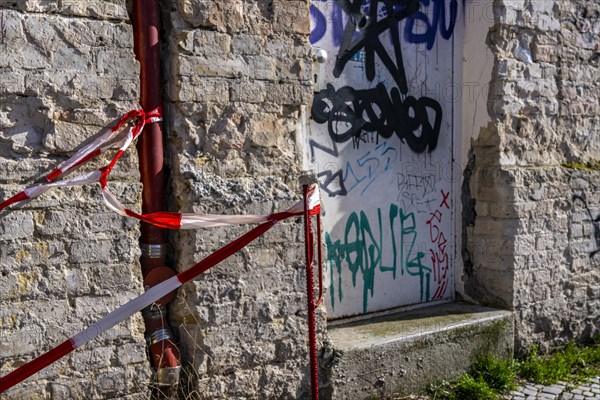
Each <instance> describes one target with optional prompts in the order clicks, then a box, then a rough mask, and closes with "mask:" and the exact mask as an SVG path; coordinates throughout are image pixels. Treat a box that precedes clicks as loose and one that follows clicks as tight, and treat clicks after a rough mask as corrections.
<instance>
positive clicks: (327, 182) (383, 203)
mask: <svg viewBox="0 0 600 400" xmlns="http://www.w3.org/2000/svg"><path fill="white" fill-rule="evenodd" d="M461 4H462V10H464V3H461ZM461 4H459V2H458V1H457V0H313V1H312V4H311V7H310V15H311V34H310V41H311V44H312V45H313V46H315V47H319V48H322V49H324V50H326V51H327V52H328V54H329V55H330V57H329V60H328V62H327V64H324V65H323V66H322V67H321V70H320V72H319V74H320V75H321V76H320V81H321V82H323V84H322V85H320V87H319V88H318V90H317V91H316V93H315V96H314V99H313V102H312V105H311V118H312V122H311V127H310V135H309V138H308V140H307V154H306V161H307V163H308V164H309V165H310V166H311V167H312V168H313V170H315V172H316V173H317V175H318V177H319V182H320V185H321V188H322V190H323V193H324V195H325V197H326V198H325V199H323V201H324V203H325V204H324V208H325V212H326V214H325V219H324V223H325V228H326V234H325V242H326V247H327V252H328V256H327V268H328V276H329V293H328V299H329V301H328V307H329V313H330V315H331V316H333V317H341V316H347V315H353V314H361V313H367V312H371V311H377V310H382V309H387V308H393V307H397V306H401V305H407V304H414V303H423V302H428V301H432V300H440V299H446V298H449V297H450V296H452V286H453V269H452V265H453V238H454V229H453V226H452V218H453V212H452V196H451V192H452V179H453V177H452V175H453V173H454V172H453V166H452V136H453V113H454V106H453V104H452V101H451V99H445V98H443V96H442V93H438V92H439V91H436V90H435V89H434V88H436V87H437V88H439V87H440V84H443V85H446V84H448V83H450V84H453V83H454V62H455V57H456V54H457V53H456V51H455V44H454V41H455V37H456V35H457V30H458V27H459V26H460V24H459V23H458V19H459V18H460V15H461Z"/></svg>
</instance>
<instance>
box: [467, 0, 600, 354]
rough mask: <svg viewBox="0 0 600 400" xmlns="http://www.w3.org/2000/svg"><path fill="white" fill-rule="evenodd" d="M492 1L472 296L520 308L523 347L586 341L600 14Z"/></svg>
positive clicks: (594, 9) (593, 287) (588, 6)
mask: <svg viewBox="0 0 600 400" xmlns="http://www.w3.org/2000/svg"><path fill="white" fill-rule="evenodd" d="M495 5H496V6H495V7H494V18H495V19H494V26H493V27H492V28H491V30H490V33H489V36H488V44H489V45H490V48H491V50H492V52H493V53H494V56H495V72H494V74H493V75H492V77H491V79H492V82H491V87H492V88H493V90H491V91H490V93H489V94H490V96H489V99H488V110H489V111H490V117H491V120H492V123H493V128H492V129H491V130H490V129H488V130H487V131H486V132H485V133H482V135H481V136H480V137H479V139H478V140H477V141H475V142H474V143H473V154H474V156H475V168H474V169H473V171H472V173H470V182H469V183H470V190H471V196H472V198H473V200H474V211H475V213H476V217H475V220H474V224H473V225H474V226H471V227H467V229H466V232H467V236H468V239H467V243H466V246H467V248H468V251H469V254H470V262H472V265H467V266H466V267H465V278H466V280H465V282H466V286H465V287H466V292H467V295H468V296H470V297H471V298H472V299H475V300H479V301H484V302H487V303H488V304H494V305H500V306H503V307H507V308H510V309H513V310H515V322H516V325H515V327H516V329H515V334H516V345H517V350H519V351H523V350H525V349H527V347H528V346H530V345H532V344H535V343H538V344H542V345H543V346H555V345H560V344H563V343H565V341H567V340H570V339H577V340H587V339H589V338H590V337H591V336H594V335H596V334H598V332H600V325H599V323H598V317H597V316H598V315H599V314H598V310H599V309H598V307H600V299H599V298H598V287H599V284H600V281H599V280H598V279H597V276H595V275H594V273H593V272H592V271H597V269H598V266H599V265H600V264H599V262H600V253H596V250H597V249H598V248H600V242H599V240H598V234H597V233H596V231H597V230H598V226H597V222H594V221H593V220H594V219H595V218H597V217H598V211H599V210H600V202H599V200H600V192H599V188H600V171H599V170H598V165H597V162H598V155H599V154H600V128H599V125H598V114H597V113H596V111H597V108H598V104H599V103H598V93H599V89H600V86H599V80H598V79H597V77H598V74H599V73H600V68H599V64H598V62H597V55H594V54H595V53H594V52H597V51H598V44H597V43H596V44H595V45H592V44H591V42H589V35H590V34H591V32H593V31H594V30H597V29H600V27H598V24H597V20H598V16H599V15H600V8H599V5H598V3H596V2H590V1H585V0H581V1H574V2H561V1H525V2H523V1H520V2H515V1H501V2H497V4H496V3H495ZM596 42H597V41H596ZM592 48H593V49H594V50H592ZM592 60H595V61H592Z"/></svg>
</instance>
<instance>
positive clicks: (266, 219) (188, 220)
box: [0, 110, 320, 393]
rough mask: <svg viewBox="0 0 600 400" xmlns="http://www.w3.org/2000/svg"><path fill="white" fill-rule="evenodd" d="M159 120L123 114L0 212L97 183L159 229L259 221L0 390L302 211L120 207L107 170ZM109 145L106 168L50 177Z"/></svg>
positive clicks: (4, 381)
mask: <svg viewBox="0 0 600 400" xmlns="http://www.w3.org/2000/svg"><path fill="white" fill-rule="evenodd" d="M134 120H135V123H134V125H133V126H132V127H130V128H129V129H128V130H126V131H123V130H122V128H123V126H125V125H127V124H128V123H130V122H132V121H134ZM158 121H160V110H155V111H153V112H151V113H144V111H143V110H134V111H131V112H129V113H127V114H126V115H124V116H123V117H122V118H121V119H120V120H119V121H118V122H117V124H116V125H115V126H113V127H111V128H109V129H107V130H106V131H105V132H104V133H102V134H101V135H100V136H99V137H98V138H96V139H95V140H93V141H92V142H90V143H89V144H88V145H86V146H84V147H82V148H80V149H79V150H78V151H77V152H76V153H75V154H74V155H73V156H72V157H71V158H69V159H68V160H66V161H65V162H64V163H62V164H60V165H59V167H58V168H56V169H55V170H54V171H52V172H51V173H50V174H49V175H48V176H47V180H48V181H49V183H42V184H38V185H35V186H32V187H30V188H27V189H25V190H23V191H22V192H20V193H17V194H16V195H15V196H13V197H11V198H9V199H8V200H5V201H4V202H2V203H0V211H2V210H3V209H5V208H6V207H8V206H10V205H13V204H19V203H22V202H25V201H28V200H30V199H33V198H35V197H38V196H40V195H42V194H43V193H45V192H47V191H48V190H50V189H52V188H55V187H67V186H83V185H89V184H93V183H96V182H99V183H100V186H101V188H102V197H103V199H104V202H105V203H106V205H107V206H108V207H109V208H110V209H111V210H113V211H115V212H117V213H119V214H121V215H123V216H126V217H132V218H137V219H139V220H142V221H145V222H148V223H150V224H153V225H156V226H159V227H162V228H168V229H196V228H206V227H215V226H224V225H231V224H255V223H260V225H259V226H257V227H255V228H254V229H252V230H250V231H249V232H247V233H245V234H244V235H242V236H240V237H239V238H237V239H235V240H234V241H232V242H230V243H229V244H227V245H225V246H224V247H222V248H220V249H219V250H217V251H215V252H214V253H212V254H210V255H209V256H208V257H206V258H205V259H203V260H202V261H200V262H198V263H197V264H195V265H194V266H193V267H191V268H189V269H188V270H186V271H183V272H181V273H179V274H178V275H176V276H174V277H172V278H170V279H167V280H166V281H164V282H161V283H159V284H158V285H156V286H153V287H152V288H150V289H149V290H148V291H146V292H145V293H144V294H142V295H140V296H139V297H137V298H135V299H133V300H131V301H129V302H128V303H126V304H124V305H122V306H121V307H119V308H117V309H116V310H114V311H113V312H111V313H109V314H107V315H106V316H104V317H103V318H101V319H100V320H98V321H97V322H96V323H95V324H93V325H91V326H90V327H88V328H87V329H85V330H83V331H81V332H79V333H78V334H76V335H75V336H73V337H71V338H70V339H68V340H66V341H64V342H63V343H61V344H59V345H58V346H56V347H54V348H53V349H52V350H50V351H48V352H47V353H45V354H43V355H41V356H39V357H37V358H35V359H33V360H32V361H30V362H28V363H26V364H24V365H22V366H21V367H19V368H17V369H16V370H14V371H13V372H11V373H9V374H8V375H6V376H4V377H2V378H0V393H3V392H4V391H6V390H8V389H9V388H11V387H13V386H14V385H16V384H18V383H19V382H21V381H23V380H25V379H27V378H28V377H30V376H31V375H33V374H35V373H36V372H38V371H40V370H42V369H43V368H45V367H47V366H48V365H50V364H52V363H54V362H55V361H57V360H59V359H60V358H62V357H64V356H65V355H67V354H69V353H70V352H71V351H73V350H75V349H77V348H79V347H81V346H83V345H84V344H86V343H87V342H89V341H91V340H93V339H94V338H96V337H97V336H99V335H100V334H102V333H104V332H106V331H107V330H108V329H110V328H112V327H113V326H115V325H116V324H118V323H120V322H122V321H124V320H126V319H127V318H129V317H131V316H132V315H133V314H135V313H136V312H139V311H141V310H142V309H144V308H145V307H147V306H149V305H150V304H152V303H154V302H156V301H157V300H158V299H160V298H162V297H164V296H166V295H167V294H169V293H171V292H172V291H173V290H175V289H177V288H178V287H180V286H181V285H183V284H184V283H186V282H188V281H190V280H192V279H194V278H195V277H197V276H198V275H200V274H202V273H203V272H205V271H207V270H208V269H210V268H212V267H213V266H215V265H217V264H218V263H220V262H221V261H223V260H224V259H226V258H228V257H229V256H231V255H232V254H234V253H235V252H237V251H239V250H240V249H242V248H243V247H245V246H246V245H247V244H248V243H250V242H252V241H253V240H255V239H256V238H258V237H259V236H261V235H263V234H264V233H265V232H267V231H268V230H269V229H271V228H272V227H273V226H274V225H275V224H276V223H277V222H279V221H281V220H283V219H286V218H290V217H293V216H299V215H303V213H304V202H303V201H298V202H297V203H295V204H294V205H292V206H291V207H290V208H288V209H287V210H285V211H283V212H279V213H274V214H270V215H211V214H186V213H174V212H159V213H150V214H138V213H136V212H134V211H131V210H129V209H127V208H125V207H124V206H123V205H122V204H121V203H120V202H119V201H118V200H117V198H116V197H115V196H114V195H113V194H112V193H111V192H110V191H109V190H108V185H107V183H108V182H107V181H108V176H109V175H110V172H111V171H112V168H113V167H114V165H115V164H116V163H117V161H118V160H119V158H120V157H121V156H122V155H123V154H124V152H125V151H126V150H127V148H128V147H129V146H130V144H131V143H132V142H133V140H135V139H136V138H137V137H138V136H139V135H140V134H141V132H142V130H143V129H144V126H145V124H146V123H151V122H158ZM114 148H117V149H118V150H117V153H116V155H115V156H114V157H113V158H112V160H111V162H110V163H109V164H108V165H106V166H105V167H102V168H99V169H97V170H95V171H91V172H88V173H85V174H81V175H78V176H76V177H73V178H69V179H64V180H60V181H55V182H53V180H54V179H56V178H58V177H59V176H60V175H62V174H63V173H65V172H68V171H69V170H71V169H73V168H75V167H76V166H79V165H82V164H84V163H86V162H88V161H89V160H91V159H93V158H94V157H96V156H98V155H100V154H102V153H104V152H105V151H107V150H109V149H114ZM307 208H308V210H309V215H318V214H319V213H320V201H319V190H318V185H316V184H315V185H312V186H311V187H310V192H309V197H308V206H307Z"/></svg>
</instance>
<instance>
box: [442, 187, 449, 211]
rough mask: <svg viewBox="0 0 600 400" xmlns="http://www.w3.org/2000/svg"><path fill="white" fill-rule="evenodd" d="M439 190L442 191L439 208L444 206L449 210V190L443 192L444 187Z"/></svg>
mask: <svg viewBox="0 0 600 400" xmlns="http://www.w3.org/2000/svg"><path fill="white" fill-rule="evenodd" d="M441 192H442V197H443V199H442V202H441V203H440V208H441V207H442V206H446V208H447V209H448V210H449V209H450V206H449V205H448V197H449V196H450V192H448V193H444V189H442V190H441Z"/></svg>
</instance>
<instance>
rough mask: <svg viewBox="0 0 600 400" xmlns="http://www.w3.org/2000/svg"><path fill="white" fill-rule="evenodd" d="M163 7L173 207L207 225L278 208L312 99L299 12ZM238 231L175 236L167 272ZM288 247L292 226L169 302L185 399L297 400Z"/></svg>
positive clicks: (301, 358)
mask: <svg viewBox="0 0 600 400" xmlns="http://www.w3.org/2000/svg"><path fill="white" fill-rule="evenodd" d="M171 3H172V5H173V7H175V6H176V7H177V10H178V12H177V13H172V14H171V15H170V19H169V23H170V26H169V27H168V28H167V29H168V32H169V34H168V37H169V38H171V42H170V44H169V55H168V57H167V59H168V60H169V62H168V70H169V71H170V75H171V76H172V77H173V81H172V83H170V85H171V87H170V91H169V93H170V100H171V102H170V103H169V105H168V113H169V115H170V116H171V118H170V121H169V128H168V134H169V136H170V137H171V138H172V141H171V142H170V145H171V147H170V150H169V151H170V160H171V176H172V185H173V190H172V192H173V193H174V197H173V204H174V207H175V208H178V209H181V210H184V211H185V210H188V211H192V210H194V211H197V212H210V213H217V214H222V213H257V214H266V213H270V212H274V211H276V210H282V209H284V208H286V207H288V206H289V205H290V204H291V203H292V202H293V201H296V200H297V199H298V198H299V195H300V191H299V188H298V184H297V177H298V176H299V168H300V164H299V158H298V155H299V154H300V149H298V148H297V144H296V143H297V141H296V135H298V132H297V129H298V120H299V118H300V114H299V112H298V109H297V107H298V106H299V105H301V104H309V103H310V101H311V98H312V86H311V72H310V69H311V67H312V62H311V60H310V50H309V47H308V41H307V40H306V36H307V35H308V27H309V20H308V18H309V13H308V5H309V4H308V2H306V1H297V2H288V1H275V2H272V4H269V3H265V2H257V1H233V2H221V3H219V2H212V1H187V0H186V1H172V2H171ZM295 34H300V35H302V37H303V40H296V41H295V40H294V37H292V36H291V35H295ZM246 231H247V227H228V228H216V229H212V230H211V231H210V233H208V234H207V232H205V231H198V232H181V233H179V234H177V235H176V237H177V240H176V241H175V242H176V243H177V244H176V249H177V252H178V258H177V264H178V268H179V269H186V268H188V267H189V266H191V265H192V264H193V263H194V262H196V261H197V260H198V259H200V258H201V257H202V256H205V255H207V254H209V253H210V252H212V251H214V250H216V249H217V248H218V247H220V246H223V245H225V244H227V243H228V242H229V241H231V240H232V239H233V238H235V237H237V236H239V235H241V234H242V233H244V232H246ZM301 240H302V239H301V226H300V225H298V223H296V222H286V223H281V224H278V225H277V226H275V227H274V228H273V229H272V230H271V232H269V233H268V234H266V235H265V236H264V237H261V238H260V239H258V240H257V241H256V242H255V243H252V244H251V245H250V246H248V247H246V248H245V249H243V250H241V251H240V252H239V253H238V254H236V255H235V256H233V257H231V258H230V259H228V260H225V261H224V262H222V263H221V264H219V265H218V266H217V267H215V268H214V269H213V270H211V271H209V272H207V273H205V274H204V275H202V276H201V277H200V278H198V279H197V281H196V282H194V284H191V285H186V286H185V287H183V288H182V289H181V290H180V291H179V294H178V297H177V299H176V300H175V303H174V304H173V305H172V307H171V311H172V313H173V314H172V319H173V322H174V323H175V325H176V326H177V331H178V334H179V335H180V337H181V340H182V346H183V349H184V351H183V354H184V361H185V363H186V364H189V366H190V371H192V372H191V374H192V376H194V378H193V379H192V380H191V381H190V384H191V387H190V390H197V391H199V392H204V393H219V396H222V397H223V398H299V397H302V396H305V395H306V393H307V387H306V384H307V375H306V374H307V368H308V353H307V350H306V340H307V331H306V312H305V309H306V304H305V303H306V300H305V294H304V291H305V289H304V287H305V277H304V271H303V257H304V256H303V247H302V244H301ZM319 326H320V329H323V328H324V319H323V315H319Z"/></svg>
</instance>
